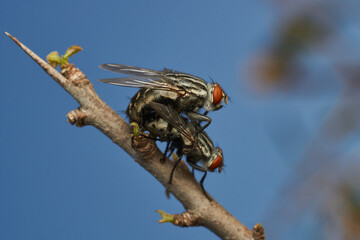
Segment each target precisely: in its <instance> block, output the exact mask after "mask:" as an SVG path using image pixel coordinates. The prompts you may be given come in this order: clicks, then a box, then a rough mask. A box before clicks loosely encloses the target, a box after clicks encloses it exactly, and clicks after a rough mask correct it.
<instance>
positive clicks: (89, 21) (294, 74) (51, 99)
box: [0, 0, 360, 240]
mask: <svg viewBox="0 0 360 240" xmlns="http://www.w3.org/2000/svg"><path fill="white" fill-rule="evenodd" d="M359 11H360V2H358V1H351V0H345V1H341V3H340V2H339V1H335V0H328V1H320V0H318V1H316V0H306V1H290V0H282V1H280V0H267V1H264V0H260V1H253V0H243V1H226V2H225V1H224V2H219V1H212V0H211V1H206V2H205V1H181V2H179V1H153V2H148V1H140V0H139V1H114V0H104V1H101V2H100V1H68V0H64V1H61V2H52V1H40V0H35V1H24V0H23V1H17V0H14V1H11V2H10V1H2V2H1V3H0V32H1V33H0V51H1V56H2V58H0V69H1V73H2V77H1V81H0V106H1V118H0V153H1V155H0V156H1V157H0V239H77V240H79V239H88V240H90V239H173V240H176V239H217V237H216V236H215V235H214V234H213V233H211V232H210V231H208V230H207V229H204V228H202V227H192V228H186V229H182V228H179V227H174V226H172V225H171V224H159V223H157V220H159V219H160V216H159V215H158V214H157V213H155V210H157V209H162V210H164V211H166V212H168V213H180V212H182V211H183V210H184V209H183V208H182V205H181V204H179V203H178V202H177V200H176V199H174V197H171V199H170V200H168V199H167V198H166V196H165V190H164V188H163V186H162V185H161V184H160V183H158V182H157V181H156V180H155V179H154V178H153V177H152V176H151V175H150V174H148V173H147V172H146V171H145V170H143V169H142V168H141V167H139V166H138V165H137V164H136V163H135V162H134V161H133V160H132V159H131V158H130V157H129V156H128V155H127V154H126V153H124V151H123V150H122V149H119V148H118V147H117V146H115V145H114V144H112V142H111V141H110V140H109V139H107V138H106V137H105V136H104V135H102V134H101V133H100V132H99V131H97V130H96V129H94V128H93V127H84V128H76V127H74V126H71V125H70V124H69V123H67V122H66V117H65V115H66V114H67V113H68V112H69V111H70V110H72V109H75V108H77V107H78V105H77V103H76V102H75V101H74V100H73V99H72V98H71V97H70V96H69V95H68V94H67V93H66V92H65V91H64V90H63V89H62V88H60V87H59V86H57V84H56V83H55V82H54V81H53V80H52V79H51V78H50V77H49V76H48V75H46V74H45V73H44V72H43V71H42V70H41V69H40V68H39V67H38V66H37V65H36V64H35V63H34V62H32V60H30V59H29V58H28V57H27V56H26V55H25V54H24V53H23V52H22V51H21V50H20V49H19V48H18V47H17V46H16V45H15V44H14V43H13V42H12V41H11V40H10V39H9V38H8V37H7V36H6V35H5V34H3V32H4V31H7V32H9V33H10V34H13V35H14V36H15V37H17V38H19V40H20V41H22V42H23V43H24V44H25V45H27V46H28V47H30V49H32V50H33V51H35V52H36V53H37V54H38V55H39V56H41V57H43V58H45V57H46V55H47V54H48V53H49V52H51V51H54V50H57V51H59V52H60V53H64V51H65V50H66V49H67V47H69V46H70V45H74V44H77V45H80V46H82V47H83V48H84V51H83V52H80V53H78V54H76V55H75V56H73V57H71V58H70V62H73V63H75V65H76V66H77V67H78V68H80V69H81V70H82V71H83V72H84V73H85V74H86V75H87V76H88V78H89V80H90V81H92V83H93V84H94V86H95V89H96V91H97V93H98V94H99V95H100V97H102V98H103V99H104V100H105V101H106V102H107V103H108V104H109V105H110V106H111V107H112V108H113V109H115V110H116V111H119V112H120V115H121V116H123V117H125V114H123V113H122V111H124V110H125V109H126V107H127V104H128V102H129V98H131V97H132V96H133V95H134V94H135V92H136V91H137V90H136V89H130V88H123V87H115V86H110V85H106V84H103V83H101V82H98V81H97V79H101V78H109V77H115V76H116V75H115V74H113V73H109V72H105V71H103V70H101V69H100V68H98V65H99V64H102V63H121V64H128V65H134V66H141V67H146V68H152V69H158V70H160V69H162V68H163V67H167V68H170V69H175V70H178V71H183V72H187V73H191V74H193V75H196V76H200V77H202V78H204V79H205V80H207V81H211V80H210V78H212V79H214V81H216V82H218V83H220V84H221V86H222V87H223V89H224V90H225V91H226V92H227V94H228V95H229V96H230V97H231V102H230V103H229V105H228V106H227V107H226V108H224V109H222V110H220V111H217V112H212V113H210V117H211V118H212V119H213V122H212V124H211V125H210V126H209V127H208V128H207V132H208V134H209V136H210V137H211V138H212V139H213V141H214V143H216V145H218V146H220V147H221V148H222V149H223V151H224V154H225V165H226V166H225V172H224V173H222V174H217V173H212V174H209V175H208V177H207V179H206V181H205V188H206V189H207V191H208V192H209V193H210V194H211V195H212V196H213V197H214V198H215V199H217V200H218V201H219V203H220V204H222V205H223V206H224V207H225V208H226V209H227V210H228V211H229V212H230V213H231V214H232V215H234V216H235V217H236V218H237V219H238V220H239V221H241V222H242V223H244V224H245V225H246V226H247V227H248V228H250V229H251V228H252V227H253V226H254V225H255V224H256V223H261V224H262V225H263V226H264V228H265V233H266V237H267V239H284V240H285V239H294V240H297V239H327V240H331V239H349V240H350V239H360V188H359V186H360V176H359V172H360V164H359V154H360V148H359V144H360V141H359V140H360V137H359V133H360V95H359V93H360V84H359V83H358V82H357V81H358V80H357V79H360V64H359V62H360V15H359V14H358V13H359ZM160 147H163V146H162V145H160ZM199 177H200V175H197V178H198V179H199Z"/></svg>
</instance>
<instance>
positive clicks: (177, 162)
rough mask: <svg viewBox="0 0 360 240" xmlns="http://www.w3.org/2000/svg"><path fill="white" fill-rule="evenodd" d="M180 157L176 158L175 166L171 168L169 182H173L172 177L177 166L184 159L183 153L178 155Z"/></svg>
mask: <svg viewBox="0 0 360 240" xmlns="http://www.w3.org/2000/svg"><path fill="white" fill-rule="evenodd" d="M178 157H179V158H178V159H177V160H176V162H175V164H174V167H173V168H172V169H171V173H170V179H169V184H172V178H173V175H174V172H175V168H176V167H177V165H179V163H180V162H181V159H182V154H181V155H180V154H179V156H178Z"/></svg>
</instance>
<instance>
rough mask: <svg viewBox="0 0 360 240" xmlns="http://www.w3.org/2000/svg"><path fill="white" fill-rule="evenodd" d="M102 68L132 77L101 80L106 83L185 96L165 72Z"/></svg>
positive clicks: (111, 65)
mask: <svg viewBox="0 0 360 240" xmlns="http://www.w3.org/2000/svg"><path fill="white" fill-rule="evenodd" d="M100 68H102V69H104V70H107V71H111V72H117V73H122V74H127V75H130V77H119V78H109V79H100V80H99V81H101V82H104V83H108V84H113V85H117V86H123V87H135V88H149V89H156V90H163V91H171V92H176V93H178V94H185V92H184V90H183V89H182V88H180V87H178V86H176V85H175V84H173V82H172V81H169V79H167V77H166V76H165V75H164V74H163V72H160V71H155V70H151V69H146V68H139V67H132V66H128V65H121V64H112V63H111V64H101V65H100Z"/></svg>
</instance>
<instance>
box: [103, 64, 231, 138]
mask: <svg viewBox="0 0 360 240" xmlns="http://www.w3.org/2000/svg"><path fill="white" fill-rule="evenodd" d="M100 68H102V69H104V70H107V71H111V72H116V73H121V74H125V75H129V76H128V77H119V78H110V79H101V80H99V81H101V82H104V83H109V84H113V85H118V86H125V87H135V88H143V89H148V90H149V91H151V94H152V95H153V96H152V98H153V99H152V101H156V102H161V103H163V104H165V105H167V104H168V103H169V102H170V104H171V105H172V106H173V107H174V108H175V109H178V110H179V111H180V112H184V113H185V114H186V115H188V117H189V118H190V119H192V120H196V121H206V122H207V123H206V124H205V125H204V126H203V127H201V128H200V129H199V131H202V130H203V129H205V128H206V127H207V126H208V125H209V124H210V123H211V118H209V117H208V116H206V115H207V113H208V112H209V111H216V110H218V109H220V108H222V106H223V105H222V103H223V102H225V104H227V103H228V96H227V95H226V93H225V92H224V91H223V90H222V88H221V87H220V85H219V84H217V83H206V82H205V81H204V80H203V79H202V78H199V77H195V76H193V75H190V74H187V73H182V72H177V71H174V70H169V69H166V68H165V69H164V70H163V71H156V70H151V69H146V68H140V67H133V66H127V65H121V64H101V65H100ZM199 109H204V110H205V113H204V114H201V113H199V112H198V110H199ZM140 111H141V110H140Z"/></svg>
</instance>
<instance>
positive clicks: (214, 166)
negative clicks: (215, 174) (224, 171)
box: [209, 155, 223, 171]
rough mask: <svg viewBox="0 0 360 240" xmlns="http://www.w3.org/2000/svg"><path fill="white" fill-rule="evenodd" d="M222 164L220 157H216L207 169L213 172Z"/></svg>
mask: <svg viewBox="0 0 360 240" xmlns="http://www.w3.org/2000/svg"><path fill="white" fill-rule="evenodd" d="M222 162H223V158H222V156H220V155H218V156H217V157H216V158H215V159H214V161H212V163H211V165H210V166H209V169H210V170H211V171H214V170H215V169H217V168H218V167H219V166H221V165H222Z"/></svg>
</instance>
